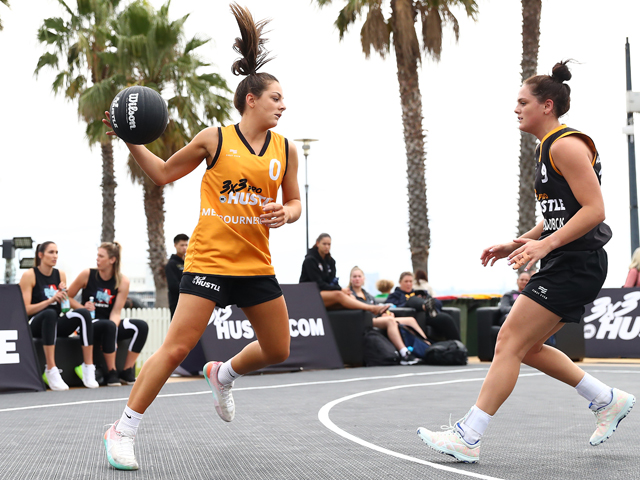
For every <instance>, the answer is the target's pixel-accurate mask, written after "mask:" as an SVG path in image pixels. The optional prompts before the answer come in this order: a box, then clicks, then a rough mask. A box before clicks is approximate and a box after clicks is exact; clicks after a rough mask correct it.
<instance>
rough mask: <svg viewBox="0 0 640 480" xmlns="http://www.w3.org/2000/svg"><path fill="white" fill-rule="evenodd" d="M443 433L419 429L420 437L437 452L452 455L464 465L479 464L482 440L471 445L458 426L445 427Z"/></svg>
mask: <svg viewBox="0 0 640 480" xmlns="http://www.w3.org/2000/svg"><path fill="white" fill-rule="evenodd" d="M442 429H443V430H444V431H442V432H432V431H430V430H427V429H426V428H424V427H419V428H418V432H417V433H418V436H419V437H420V438H421V439H422V441H423V442H424V443H426V444H427V445H428V446H429V447H430V448H432V449H434V450H435V451H436V452H440V453H444V454H445V455H451V456H452V457H454V458H455V459H456V460H458V461H460V462H464V463H478V460H480V440H478V441H477V442H476V443H474V444H469V443H467V441H466V440H465V439H464V438H462V435H460V432H459V431H458V424H457V423H456V424H455V425H449V426H443V427H442Z"/></svg>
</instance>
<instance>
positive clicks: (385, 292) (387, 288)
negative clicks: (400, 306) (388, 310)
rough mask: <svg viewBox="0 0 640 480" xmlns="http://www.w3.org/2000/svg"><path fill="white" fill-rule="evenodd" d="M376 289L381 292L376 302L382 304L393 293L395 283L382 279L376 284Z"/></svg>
mask: <svg viewBox="0 0 640 480" xmlns="http://www.w3.org/2000/svg"><path fill="white" fill-rule="evenodd" d="M376 288H377V289H378V291H379V292H380V293H379V294H378V295H376V296H375V298H376V300H378V301H381V302H386V300H387V297H388V296H389V294H390V293H391V289H392V288H393V282H392V281H391V280H385V279H384V278H381V279H380V280H378V281H377V282H376Z"/></svg>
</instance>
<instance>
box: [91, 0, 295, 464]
mask: <svg viewBox="0 0 640 480" xmlns="http://www.w3.org/2000/svg"><path fill="white" fill-rule="evenodd" d="M231 10H232V13H233V15H234V16H235V18H236V20H237V22H238V26H239V27H240V32H241V35H242V38H236V41H235V44H234V49H235V50H236V51H237V52H238V53H240V54H241V55H242V58H240V59H239V60H237V61H236V62H235V63H234V65H233V72H234V74H236V75H244V76H245V78H244V79H243V80H242V81H241V82H240V84H239V85H238V88H237V90H236V92H235V97H234V105H235V107H236V108H237V109H238V111H239V112H240V114H241V115H242V118H241V120H240V123H238V124H237V125H231V126H228V127H217V128H216V127H209V128H206V129H204V130H203V131H201V132H200V133H198V134H197V135H196V136H195V137H194V138H193V140H192V141H191V142H190V143H189V144H188V145H187V146H185V147H184V148H183V149H181V150H180V151H178V152H176V153H175V154H174V155H172V156H171V158H169V160H167V161H166V162H164V161H163V160H162V159H161V158H158V157H157V156H155V155H154V154H152V153H151V152H150V151H149V150H147V149H146V148H145V147H144V146H139V145H131V144H127V147H128V148H129V150H130V152H131V154H132V155H133V157H134V158H135V160H136V162H137V163H138V164H139V165H140V167H141V168H142V169H143V170H144V171H145V172H146V174H147V175H149V177H150V178H151V180H153V182H154V183H156V184H157V185H166V184H167V183H171V182H174V181H176V180H178V179H179V178H181V177H183V176H185V175H187V174H188V173H190V172H191V171H193V170H194V169H195V168H196V167H197V166H198V165H200V163H201V162H202V161H203V160H205V161H206V162H207V170H206V172H205V174H204V178H203V180H202V187H201V208H200V219H199V222H198V225H197V226H196V229H195V231H194V232H193V235H192V237H191V240H190V242H189V248H188V250H187V255H186V259H185V264H184V273H183V276H182V280H181V284H180V297H179V300H178V305H177V307H176V312H175V315H174V317H173V321H172V322H171V325H170V327H169V331H168V333H167V336H166V338H165V340H164V343H163V344H162V346H161V347H160V349H159V350H158V351H157V352H156V353H154V354H153V356H151V358H149V360H147V361H146V362H145V363H144V366H143V367H142V370H141V372H140V375H139V376H138V378H137V380H136V383H135V385H134V387H133V389H132V390H131V394H130V396H129V400H128V402H127V406H126V408H125V409H124V412H123V414H122V417H121V419H120V420H118V421H117V422H116V423H114V424H113V425H112V426H111V428H110V429H109V430H108V431H107V432H106V433H105V435H104V444H105V448H106V450H107V457H108V460H109V463H110V464H111V465H113V466H114V467H115V468H117V469H121V470H135V469H137V468H138V462H137V460H136V457H135V454H134V438H135V435H136V431H137V428H138V425H139V423H140V421H141V419H142V416H143V414H144V412H145V411H146V409H147V408H148V407H149V405H150V404H151V402H153V400H154V399H155V398H156V396H157V395H158V393H159V392H160V389H161V388H162V386H163V385H164V384H165V382H166V380H167V378H169V376H170V375H171V373H172V372H173V371H174V370H175V369H176V367H177V366H178V365H180V363H182V361H183V360H184V359H185V357H186V356H187V354H188V353H189V352H190V351H191V349H192V348H193V347H194V346H195V345H196V343H197V342H198V340H199V339H200V337H201V336H202V334H203V332H204V330H205V328H206V327H207V324H208V322H209V319H210V317H211V314H212V312H213V309H214V307H215V306H219V307H224V306H227V305H232V304H235V305H237V306H238V307H240V308H242V310H243V312H244V313H245V314H246V316H247V318H248V319H249V321H250V322H251V325H252V326H253V329H254V330H255V333H256V337H257V341H254V342H252V343H251V344H249V345H247V346H246V347H245V348H244V349H243V350H242V351H241V352H240V353H239V354H238V355H236V356H235V357H233V358H232V359H231V360H229V361H227V362H225V363H222V362H209V363H207V364H206V365H205V366H204V375H205V377H206V379H207V382H208V383H209V386H210V387H211V389H212V391H213V397H214V402H215V407H216V410H217V412H218V414H219V415H220V417H221V418H222V419H223V420H224V421H227V422H230V421H232V420H233V418H234V414H235V407H234V402H233V397H232V395H231V387H232V385H233V381H234V380H235V379H237V378H238V377H240V376H242V375H244V374H246V373H249V372H252V371H254V370H258V369H261V368H264V367H266V366H268V365H271V364H274V363H280V362H283V361H284V360H286V359H287V357H288V356H289V341H290V336H289V315H288V312H287V306H286V304H285V301H284V298H283V296H282V291H281V289H280V286H279V284H278V282H277V280H276V278H275V275H274V269H273V267H272V266H271V255H270V253H269V229H271V228H278V227H281V226H283V225H284V224H286V223H292V222H295V221H296V220H297V219H298V218H299V217H300V193H299V189H298V181H297V170H298V157H297V153H296V149H295V147H294V145H293V144H291V143H289V142H288V141H287V139H286V138H284V137H282V136H281V135H279V134H277V133H274V132H272V131H271V130H270V129H271V128H274V127H276V126H277V125H278V120H279V119H280V117H281V116H282V114H283V112H284V111H285V108H286V107H285V104H284V97H283V93H282V88H281V86H280V83H278V80H277V79H276V78H275V77H274V76H272V75H269V74H268V73H257V70H258V69H259V68H260V67H261V66H262V65H263V64H264V63H266V62H267V61H268V59H267V53H268V52H266V51H265V49H264V47H263V42H264V39H262V38H261V33H262V28H263V27H264V26H265V24H266V22H265V21H261V22H258V23H254V21H253V18H252V16H251V13H250V12H249V11H248V10H247V9H245V8H242V7H240V6H238V5H237V4H232V5H231ZM105 114H106V115H107V118H108V112H105ZM103 122H104V123H105V124H106V125H108V126H109V127H110V126H111V125H110V123H109V122H108V120H103ZM108 134H109V135H114V133H113V132H108ZM280 187H282V205H281V204H278V203H276V202H275V199H276V198H277V194H278V189H279V188H280Z"/></svg>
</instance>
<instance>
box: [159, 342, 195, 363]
mask: <svg viewBox="0 0 640 480" xmlns="http://www.w3.org/2000/svg"><path fill="white" fill-rule="evenodd" d="M165 350H166V352H165V353H166V358H167V359H168V360H169V361H170V362H171V364H173V365H180V364H181V363H182V362H183V361H184V359H185V358H187V355H189V352H190V351H191V348H189V347H188V346H187V345H180V344H176V345H171V346H170V347H166V348H165Z"/></svg>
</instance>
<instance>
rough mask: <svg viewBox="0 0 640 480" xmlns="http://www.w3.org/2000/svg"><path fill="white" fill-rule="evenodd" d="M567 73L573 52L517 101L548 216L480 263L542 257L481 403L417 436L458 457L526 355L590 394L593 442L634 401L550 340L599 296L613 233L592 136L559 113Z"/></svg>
mask: <svg viewBox="0 0 640 480" xmlns="http://www.w3.org/2000/svg"><path fill="white" fill-rule="evenodd" d="M570 78H571V72H570V71H569V68H568V67H567V62H566V61H565V62H560V63H557V64H556V65H555V66H554V67H553V71H552V75H537V76H534V77H531V78H529V79H527V80H526V81H525V82H524V85H523V86H522V88H521V89H520V92H519V94H518V102H517V107H516V109H515V113H516V115H517V116H518V120H519V122H520V130H522V131H523V132H527V133H531V134H533V135H535V136H536V137H537V138H538V139H539V140H540V145H539V146H538V148H537V150H536V156H535V160H536V162H537V169H536V178H535V194H536V198H537V200H538V202H539V204H540V207H541V211H542V215H543V220H542V221H541V222H540V223H539V224H538V225H536V226H535V227H534V228H533V229H531V230H530V231H529V232H527V233H525V234H524V235H522V236H521V237H520V238H518V239H517V240H514V241H512V242H509V243H503V244H498V245H493V246H491V247H489V248H486V249H484V250H483V252H482V255H481V257H480V259H481V261H482V264H483V265H484V266H486V265H487V264H488V263H489V262H491V265H493V264H494V263H495V262H496V261H497V260H498V259H501V258H505V257H507V258H508V262H509V265H512V266H513V269H514V270H515V269H519V268H521V267H524V268H525V270H529V269H531V268H532V267H533V266H534V265H535V264H536V262H537V261H538V260H540V261H541V269H540V271H538V272H537V273H536V274H535V275H533V276H532V277H531V280H530V281H529V283H528V284H527V286H526V287H525V288H524V289H523V291H522V293H521V294H520V295H519V296H518V298H517V299H516V301H515V303H514V305H513V308H512V309H511V311H510V312H509V315H508V317H507V319H506V321H505V323H504V325H503V326H502V328H501V329H500V333H499V334H498V340H497V343H496V349H495V356H494V359H493V363H492V364H491V368H490V369H489V372H488V374H487V376H486V378H485V380H484V382H483V384H482V388H481V390H480V395H479V396H478V399H477V401H476V404H475V405H474V406H473V407H472V408H471V409H470V410H469V412H468V413H467V414H466V415H465V416H464V417H463V418H462V419H461V420H460V421H458V422H457V423H456V424H455V425H452V426H450V428H449V429H447V430H446V431H444V432H432V431H429V430H427V429H426V428H423V427H420V428H418V432H417V433H418V436H419V437H420V438H421V439H422V441H423V442H425V443H426V444H427V445H428V446H429V447H431V448H433V449H434V450H436V451H438V452H440V453H445V454H447V455H451V456H453V457H455V458H456V459H458V460H459V461H462V462H467V463H476V462H477V461H478V459H479V455H480V439H481V437H482V435H483V434H484V431H485V429H486V428H487V426H488V424H489V421H490V420H491V418H492V416H493V415H494V414H495V413H496V412H497V411H498V409H499V408H500V406H501V405H502V404H503V403H504V402H505V400H506V399H507V398H508V397H509V395H510V394H511V392H512V391H513V388H514V387H515V384H516V381H517V379H518V375H519V373H520V364H521V363H524V364H526V365H529V366H531V367H534V368H537V369H538V370H540V371H541V372H543V373H546V374H547V375H549V376H550V377H553V378H555V379H557V380H560V381H561V382H564V383H566V384H568V385H570V386H572V387H574V388H575V389H576V392H577V393H578V394H580V395H581V396H583V397H584V398H585V399H587V400H588V401H589V402H590V404H589V408H590V409H591V410H592V412H593V413H594V415H595V417H596V430H595V432H594V433H593V435H592V436H591V438H590V440H589V443H590V444H591V445H593V446H596V445H599V444H601V443H603V442H604V441H606V440H607V439H608V438H609V437H611V435H612V434H613V433H614V431H615V430H616V428H617V426H618V424H619V423H620V421H621V420H622V419H623V418H625V417H626V416H627V414H628V413H629V412H630V410H631V408H632V407H633V405H634V403H635V397H634V396H633V395H631V394H629V393H626V392H623V391H622V390H618V389H617V388H613V389H612V388H610V387H609V386H608V385H605V384H604V383H602V382H601V381H599V380H598V379H596V378H594V377H592V376H591V375H590V374H588V373H585V372H584V371H583V370H582V369H580V368H579V367H578V366H577V365H576V364H574V363H573V362H572V361H571V359H569V358H568V357H567V356H566V355H565V354H564V353H563V352H561V351H560V350H557V349H555V348H553V347H550V346H548V345H545V344H544V343H545V341H546V340H547V339H548V338H549V337H551V336H552V335H553V334H555V333H556V332H557V331H558V330H560V329H561V328H562V326H563V325H564V324H565V323H578V322H580V318H581V317H582V315H583V313H584V305H586V304H588V303H590V302H592V301H593V300H594V299H595V298H596V297H597V295H598V293H599V291H600V289H601V288H602V285H603V283H604V281H605V278H606V276H607V254H606V252H605V251H604V249H603V247H604V245H605V244H606V243H607V242H608V241H609V240H610V238H611V229H610V228H609V226H608V225H607V224H605V223H604V219H605V214H604V201H603V199H602V192H601V190H600V181H601V164H600V157H599V155H598V151H597V150H596V147H595V144H594V142H593V140H591V138H590V137H588V136H587V135H585V134H583V133H581V132H578V131H577V130H574V129H572V128H568V127H567V126H566V125H563V124H560V121H559V120H558V119H559V117H561V116H562V115H564V114H565V113H567V111H568V110H569V104H570V93H571V89H570V87H569V86H568V85H567V84H566V83H565V82H566V81H567V80H569V79H570ZM556 431H557V430H553V431H549V432H547V435H549V436H551V435H554V434H555V433H556Z"/></svg>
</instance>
